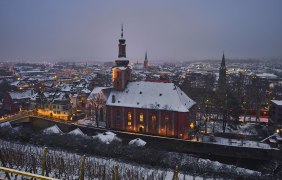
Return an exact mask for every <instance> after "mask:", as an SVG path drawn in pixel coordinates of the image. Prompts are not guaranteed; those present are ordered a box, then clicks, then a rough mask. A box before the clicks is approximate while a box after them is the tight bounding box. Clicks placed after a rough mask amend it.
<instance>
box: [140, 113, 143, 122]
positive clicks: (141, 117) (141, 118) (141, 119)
mask: <svg viewBox="0 0 282 180" xmlns="http://www.w3.org/2000/svg"><path fill="white" fill-rule="evenodd" d="M139 118H140V122H143V121H144V115H143V113H140V116H139Z"/></svg>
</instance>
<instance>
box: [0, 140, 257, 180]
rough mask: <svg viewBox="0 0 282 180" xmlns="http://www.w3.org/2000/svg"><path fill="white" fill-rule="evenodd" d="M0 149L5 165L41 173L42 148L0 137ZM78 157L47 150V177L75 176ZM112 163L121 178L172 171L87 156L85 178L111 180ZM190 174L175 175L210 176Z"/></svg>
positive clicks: (240, 171) (191, 162)
mask: <svg viewBox="0 0 282 180" xmlns="http://www.w3.org/2000/svg"><path fill="white" fill-rule="evenodd" d="M0 150H1V151H0V152H1V154H2V156H3V157H4V159H5V160H6V162H7V166H8V167H9V168H13V169H17V170H22V171H26V172H32V173H36V174H41V159H42V155H43V147H38V146H34V145H29V144H20V143H14V142H8V141H3V140H0ZM132 153H134V152H132ZM82 156H83V155H81V154H76V153H70V152H67V151H62V150H55V149H48V153H47V163H46V166H47V170H48V174H49V176H50V177H53V178H59V179H77V178H78V177H79V173H80V167H81V159H82ZM165 158H166V161H169V162H172V163H173V162H174V161H175V159H179V158H180V157H179V156H178V155H177V154H175V153H168V154H167V157H165ZM160 163H161V162H160ZM183 164H188V167H189V166H198V167H197V168H198V169H200V168H202V169H206V170H207V171H211V170H213V171H215V172H223V173H227V172H232V173H236V175H241V176H245V177H252V176H260V173H259V172H256V171H252V170H248V169H244V168H238V167H236V166H233V165H226V164H222V163H219V162H216V161H210V160H205V159H200V158H196V157H192V156H189V155H184V154H183V155H182V156H181V159H180V164H179V165H183ZM114 166H118V176H119V178H120V179H125V180H126V179H143V178H144V179H172V178H173V174H174V170H172V169H165V168H160V167H152V166H148V165H142V164H138V163H133V162H124V161H121V160H117V159H112V158H103V157H97V156H94V155H87V158H86V163H85V179H101V178H103V177H105V178H106V179H112V174H113V167H114ZM197 168H196V169H197ZM193 174H195V172H188V169H187V171H185V173H184V172H183V171H180V173H179V175H178V177H179V179H199V180H200V179H213V178H211V177H210V176H208V175H205V173H202V176H201V177H200V175H195V176H194V175H193ZM207 174H208V173H207ZM4 176H5V174H4V173H3V172H0V178H4ZM205 176H206V177H205ZM227 177H228V176H227ZM232 177H233V176H232ZM217 178H218V177H217ZM225 178H226V176H225ZM12 179H16V178H15V176H13V177H12Z"/></svg>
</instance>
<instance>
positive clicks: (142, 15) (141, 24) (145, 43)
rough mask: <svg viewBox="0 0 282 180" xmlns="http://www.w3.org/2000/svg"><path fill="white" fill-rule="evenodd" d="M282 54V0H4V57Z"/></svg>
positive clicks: (0, 22)
mask: <svg viewBox="0 0 282 180" xmlns="http://www.w3.org/2000/svg"><path fill="white" fill-rule="evenodd" d="M122 23H123V24H124V37H125V39H126V43H127V57H128V58H129V59H135V60H136V59H139V60H142V59H144V55H145V51H146V50H147V51H148V57H149V59H154V60H165V61H167V60H193V59H220V58H221V54H222V51H225V52H226V54H227V57H229V58H272V57H274V58H282V1H281V0H233V1H231V0H194V1H190V0H142V1H132V0H107V1H102V0H101V1H94V0H46V1H43V0H1V1H0V58H2V59H3V58H5V57H9V58H13V57H42V56H44V57H78V58H84V57H91V58H93V59H94V60H102V61H110V60H114V59H115V58H116V57H117V53H118V48H117V47H118V39H119V37H120V26H121V24H122Z"/></svg>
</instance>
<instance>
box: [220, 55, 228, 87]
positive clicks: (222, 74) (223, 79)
mask: <svg viewBox="0 0 282 180" xmlns="http://www.w3.org/2000/svg"><path fill="white" fill-rule="evenodd" d="M225 88H226V65H225V56H224V52H223V55H222V60H221V65H220V68H219V78H218V89H219V90H221V91H224V90H225Z"/></svg>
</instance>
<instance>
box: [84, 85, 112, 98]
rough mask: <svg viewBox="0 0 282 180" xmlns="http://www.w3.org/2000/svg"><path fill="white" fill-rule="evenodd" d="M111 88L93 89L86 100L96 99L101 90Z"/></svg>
mask: <svg viewBox="0 0 282 180" xmlns="http://www.w3.org/2000/svg"><path fill="white" fill-rule="evenodd" d="M109 88H111V87H95V88H94V89H93V90H92V92H91V93H90V94H89V96H88V98H87V100H91V99H95V98H97V96H98V94H99V93H100V92H101V91H102V90H103V89H109Z"/></svg>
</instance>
